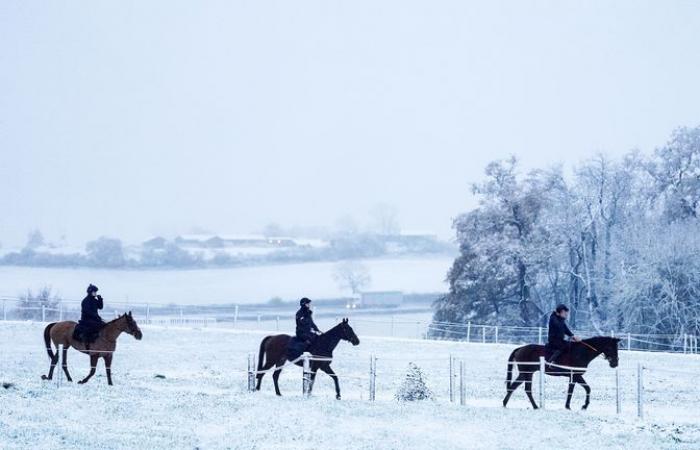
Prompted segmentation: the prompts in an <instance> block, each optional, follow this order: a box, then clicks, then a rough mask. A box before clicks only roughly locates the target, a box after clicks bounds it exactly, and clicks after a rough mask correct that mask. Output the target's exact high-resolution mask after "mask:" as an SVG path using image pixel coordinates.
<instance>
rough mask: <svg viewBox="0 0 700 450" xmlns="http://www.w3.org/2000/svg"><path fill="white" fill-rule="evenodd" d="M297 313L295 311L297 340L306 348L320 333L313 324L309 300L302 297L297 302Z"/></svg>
mask: <svg viewBox="0 0 700 450" xmlns="http://www.w3.org/2000/svg"><path fill="white" fill-rule="evenodd" d="M299 306H300V308H299V311H297V317H296V318H297V330H296V334H297V338H298V339H299V340H300V341H303V342H305V343H306V345H307V346H309V345H311V343H312V342H313V341H314V339H316V336H317V335H318V334H320V333H321V330H319V329H318V327H317V326H316V324H315V323H314V318H313V311H311V300H309V299H308V298H306V297H304V298H302V299H301V300H299Z"/></svg>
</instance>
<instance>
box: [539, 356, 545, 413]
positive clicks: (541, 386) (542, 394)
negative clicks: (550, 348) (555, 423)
mask: <svg viewBox="0 0 700 450" xmlns="http://www.w3.org/2000/svg"><path fill="white" fill-rule="evenodd" d="M545 376H546V373H545V364H544V356H540V408H542V409H544V399H545V395H544V378H545Z"/></svg>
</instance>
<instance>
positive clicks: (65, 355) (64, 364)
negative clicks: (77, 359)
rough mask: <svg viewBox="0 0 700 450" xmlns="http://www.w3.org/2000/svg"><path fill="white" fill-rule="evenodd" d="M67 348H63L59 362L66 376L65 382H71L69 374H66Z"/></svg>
mask: <svg viewBox="0 0 700 450" xmlns="http://www.w3.org/2000/svg"><path fill="white" fill-rule="evenodd" d="M67 358H68V347H67V346H65V345H64V346H63V360H62V362H61V367H62V368H63V373H65V374H66V380H68V381H73V379H72V378H71V377H70V373H68V359H67Z"/></svg>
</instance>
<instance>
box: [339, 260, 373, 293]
mask: <svg viewBox="0 0 700 450" xmlns="http://www.w3.org/2000/svg"><path fill="white" fill-rule="evenodd" d="M333 279H335V281H336V282H337V283H338V286H340V288H341V289H344V290H345V289H347V290H350V291H351V292H352V293H353V295H357V294H359V293H360V291H361V290H362V288H364V287H366V286H368V285H369V283H370V282H371V277H370V274H369V269H368V268H367V266H366V265H364V264H363V263H361V262H359V261H344V262H341V263H338V264H336V266H335V273H334V274H333Z"/></svg>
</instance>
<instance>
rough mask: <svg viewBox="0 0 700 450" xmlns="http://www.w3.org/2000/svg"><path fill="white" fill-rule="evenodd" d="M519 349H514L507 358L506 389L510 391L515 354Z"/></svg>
mask: <svg viewBox="0 0 700 450" xmlns="http://www.w3.org/2000/svg"><path fill="white" fill-rule="evenodd" d="M518 350H519V348H516V349H515V350H513V351H512V352H511V353H510V356H509V357H508V371H507V372H506V388H508V389H510V382H511V380H512V379H513V366H514V365H515V364H514V363H515V352H517V351H518Z"/></svg>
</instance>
